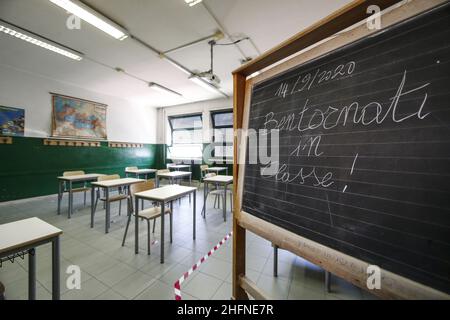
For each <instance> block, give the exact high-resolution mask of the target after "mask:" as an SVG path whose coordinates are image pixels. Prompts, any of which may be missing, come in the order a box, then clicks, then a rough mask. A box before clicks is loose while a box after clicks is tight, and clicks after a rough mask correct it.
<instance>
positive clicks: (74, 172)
mask: <svg viewBox="0 0 450 320" xmlns="http://www.w3.org/2000/svg"><path fill="white" fill-rule="evenodd" d="M83 174H84V171H65V172H63V177H69V176H81V175H83Z"/></svg>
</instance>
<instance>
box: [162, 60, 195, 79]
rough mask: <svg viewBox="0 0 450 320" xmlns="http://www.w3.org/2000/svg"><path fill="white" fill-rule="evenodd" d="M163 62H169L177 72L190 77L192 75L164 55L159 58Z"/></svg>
mask: <svg viewBox="0 0 450 320" xmlns="http://www.w3.org/2000/svg"><path fill="white" fill-rule="evenodd" d="M161 57H162V58H163V59H164V60H166V61H167V62H169V63H170V64H171V65H173V66H174V67H175V68H177V69H178V70H180V71H182V72H183V73H184V74H186V75H188V76H190V75H192V73H191V72H190V71H189V70H187V69H186V68H184V67H183V66H180V65H179V64H178V63H176V62H174V61H173V60H172V59H170V58H168V57H167V56H165V55H162V56H161Z"/></svg>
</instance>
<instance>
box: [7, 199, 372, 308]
mask: <svg viewBox="0 0 450 320" xmlns="http://www.w3.org/2000/svg"><path fill="white" fill-rule="evenodd" d="M197 204H198V205H197V207H198V214H197V240H196V241H193V239H192V207H191V204H190V203H189V200H188V198H184V199H183V200H182V201H181V204H179V203H178V202H175V203H174V211H175V213H174V219H173V221H174V227H173V230H174V234H173V235H174V237H173V243H172V244H170V243H169V237H168V236H166V240H167V243H166V245H165V263H164V264H160V262H159V253H160V246H159V243H158V242H157V243H155V244H154V245H152V247H151V255H150V256H148V255H147V251H146V250H147V247H146V246H147V244H146V240H147V227H146V224H145V223H140V230H139V236H140V242H139V243H140V245H139V246H140V250H141V251H140V254H138V255H136V254H135V253H134V224H133V222H132V223H131V225H130V229H129V232H128V236H127V240H126V244H125V247H122V246H121V241H122V237H123V233H124V229H125V228H124V226H125V223H126V216H125V214H122V216H118V206H117V205H113V207H112V208H113V209H112V212H113V214H112V217H113V218H112V219H113V220H114V222H113V223H112V224H111V230H110V233H109V234H105V233H104V222H105V213H104V210H102V209H101V205H100V206H99V209H98V211H97V213H96V217H95V226H94V228H93V229H91V228H90V226H89V224H90V207H89V205H88V206H87V207H83V204H82V197H81V195H76V196H75V210H76V211H75V214H74V216H73V217H72V219H70V220H68V219H67V211H66V208H67V197H65V198H64V199H63V212H62V215H60V216H58V215H57V214H56V196H49V197H45V198H39V199H30V200H27V201H21V202H19V203H18V202H16V203H3V204H0V224H3V223H7V222H11V221H15V220H19V219H24V218H28V217H34V216H36V217H39V218H41V219H43V220H45V221H47V222H49V223H51V224H53V225H55V226H57V227H59V228H61V229H62V230H63V231H64V234H63V236H62V238H61V292H62V299H116V300H120V299H174V290H173V284H174V282H175V281H176V280H177V279H178V278H179V277H180V276H181V275H182V274H183V273H184V272H186V271H187V270H188V269H189V268H190V267H191V266H192V265H193V264H194V263H195V262H197V260H198V259H199V258H200V257H201V256H203V255H204V254H205V253H206V252H208V251H209V250H210V249H211V248H212V247H214V245H215V244H217V242H219V241H220V240H221V239H222V238H223V237H224V236H225V235H226V234H227V233H228V232H230V231H231V228H232V227H231V226H232V224H231V218H230V213H228V219H227V222H226V223H225V222H224V221H223V219H222V215H221V210H217V209H214V208H213V200H212V199H209V201H208V204H207V207H208V213H207V218H206V220H204V219H203V218H202V217H201V216H200V214H199V212H200V210H201V206H202V204H203V192H202V191H200V192H198V199H197ZM122 209H125V204H123V208H122ZM122 212H125V210H123V211H122ZM167 221H168V220H167ZM166 226H167V233H166V235H168V228H169V223H166ZM159 230H160V225H159V220H158V222H157V226H156V231H155V234H153V235H152V241H153V240H159ZM231 242H232V240H231V239H230V240H228V241H227V242H226V243H225V244H224V245H223V246H222V247H221V248H219V250H218V251H216V252H215V253H214V255H213V256H211V257H210V258H209V259H208V260H207V261H206V262H205V263H204V264H202V265H201V267H200V268H199V269H198V270H196V271H195V272H194V273H193V274H192V275H191V276H190V277H189V278H188V279H187V281H185V282H184V283H183V285H182V288H181V292H182V297H183V299H230V297H231V251H232V250H231ZM247 248H248V250H247V275H248V276H249V278H250V279H252V280H253V281H254V282H256V283H257V284H258V286H259V287H260V288H261V289H263V290H264V291H265V292H266V293H268V294H269V295H270V296H271V297H272V298H274V299H373V297H372V296H371V295H370V294H368V293H365V292H363V291H362V290H360V289H358V288H356V287H354V286H352V285H350V284H348V283H346V282H344V281H342V280H340V279H338V278H336V277H332V292H331V293H327V292H325V288H324V272H323V270H322V269H320V268H318V267H317V266H314V265H312V264H310V263H309V262H307V261H305V260H303V259H301V258H299V257H296V256H294V255H292V254H291V253H289V252H286V251H282V250H280V251H279V267H278V270H279V271H278V272H279V276H278V277H277V278H275V277H273V274H272V268H273V252H272V247H271V245H270V243H269V242H268V241H266V240H264V239H262V238H260V237H258V236H256V235H254V234H248V235H247ZM71 265H77V266H79V267H80V269H81V289H70V290H69V289H68V288H67V285H66V281H67V279H68V277H69V274H67V273H66V270H67V268H68V267H69V266H71ZM37 279H38V284H37V298H38V299H50V297H51V291H50V290H51V251H50V246H49V245H47V246H43V247H39V249H38V250H37ZM0 281H2V282H3V284H4V285H5V286H6V296H7V298H8V299H26V298H27V261H26V258H25V260H21V259H18V260H16V262H15V263H9V262H7V263H4V264H3V267H2V268H0Z"/></svg>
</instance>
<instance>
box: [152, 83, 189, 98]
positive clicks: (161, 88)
mask: <svg viewBox="0 0 450 320" xmlns="http://www.w3.org/2000/svg"><path fill="white" fill-rule="evenodd" d="M148 86H149V87H150V88H152V89H153V90H155V91H158V92H161V93H170V94H175V95H177V96H180V97H181V96H182V95H181V94H180V93H178V92H176V91H173V90H170V89H169V88H166V87H164V86H162V85H160V84H157V83H155V82H150V83H149V84H148Z"/></svg>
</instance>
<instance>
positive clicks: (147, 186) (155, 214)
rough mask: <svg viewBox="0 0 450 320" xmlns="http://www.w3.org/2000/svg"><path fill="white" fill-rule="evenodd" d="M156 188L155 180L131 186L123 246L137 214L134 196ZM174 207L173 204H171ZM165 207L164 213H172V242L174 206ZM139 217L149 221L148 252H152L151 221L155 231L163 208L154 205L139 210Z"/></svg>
mask: <svg viewBox="0 0 450 320" xmlns="http://www.w3.org/2000/svg"><path fill="white" fill-rule="evenodd" d="M154 188H155V183H154V182H153V181H150V180H147V181H144V182H141V183H137V184H134V185H132V186H131V187H130V197H129V198H128V208H129V212H128V221H127V225H126V227H125V233H124V235H123V240H122V247H123V246H124V245H125V239H126V237H127V232H128V227H129V226H130V221H131V217H132V216H135V215H136V214H135V211H134V208H133V197H134V194H135V193H137V192H142V191H147V190H151V189H154ZM170 206H171V207H172V204H170ZM171 207H170V208H165V211H164V214H169V215H170V243H172V220H173V219H172V208H171ZM138 217H139V218H141V219H144V220H146V221H147V254H150V222H151V220H153V230H152V233H155V225H156V219H157V218H159V217H161V208H160V207H152V208H148V209H144V210H141V211H139V213H138Z"/></svg>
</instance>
